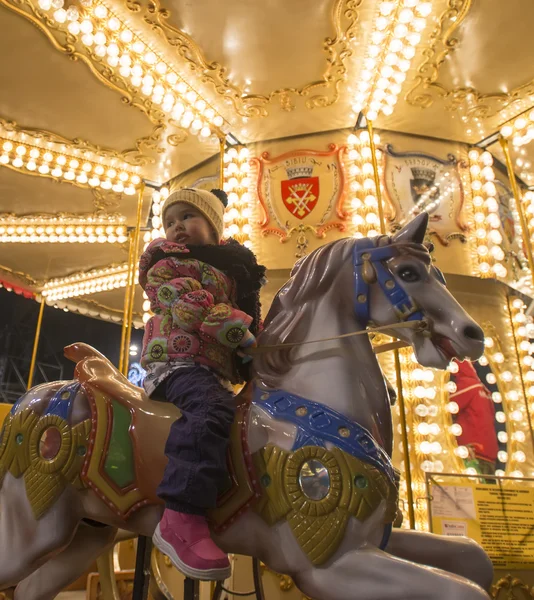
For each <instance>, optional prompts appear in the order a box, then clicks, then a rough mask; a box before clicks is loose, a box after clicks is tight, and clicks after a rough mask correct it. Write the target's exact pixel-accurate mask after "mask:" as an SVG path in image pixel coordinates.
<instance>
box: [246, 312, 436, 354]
mask: <svg viewBox="0 0 534 600" xmlns="http://www.w3.org/2000/svg"><path fill="white" fill-rule="evenodd" d="M401 328H402V329H413V330H414V331H425V330H426V328H427V322H426V321H424V320H421V321H405V322H403V323H392V324H391V325H381V326H380V327H369V329H361V330H359V331H351V332H350V333H344V334H342V335H335V336H333V337H329V338H321V339H318V340H306V341H304V342H288V343H282V344H272V345H269V346H257V347H254V348H242V349H240V350H239V352H240V353H242V354H246V355H247V356H257V355H258V354H266V353H267V352H273V351H274V350H285V349H286V348H295V347H296V346H305V345H307V344H318V343H319V342H332V341H334V340H341V339H344V338H349V337H354V336H357V335H369V334H370V333H380V332H382V331H387V330H388V329H389V330H391V329H401ZM397 344H403V346H400V345H397ZM407 345H408V344H405V343H404V342H400V341H399V342H392V343H391V344H382V345H381V346H376V348H377V349H380V348H383V349H382V350H379V351H378V352H377V354H380V353H381V352H386V351H387V350H393V349H394V348H401V347H404V346H407ZM386 346H388V348H386Z"/></svg>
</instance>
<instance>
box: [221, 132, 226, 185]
mask: <svg viewBox="0 0 534 600" xmlns="http://www.w3.org/2000/svg"><path fill="white" fill-rule="evenodd" d="M225 148H226V139H225V138H223V137H220V138H219V188H220V189H221V190H222V189H223V188H224V150H225Z"/></svg>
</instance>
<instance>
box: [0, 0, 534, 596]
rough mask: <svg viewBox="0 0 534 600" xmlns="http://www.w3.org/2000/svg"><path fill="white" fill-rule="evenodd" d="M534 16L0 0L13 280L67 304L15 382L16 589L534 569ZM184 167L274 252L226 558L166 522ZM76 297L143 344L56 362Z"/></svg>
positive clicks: (7, 548)
mask: <svg viewBox="0 0 534 600" xmlns="http://www.w3.org/2000/svg"><path fill="white" fill-rule="evenodd" d="M530 19H533V21H530ZM532 22H534V8H533V7H532V6H531V4H530V3H529V2H528V1H527V0H514V1H511V2H506V3H504V2H500V1H499V0H484V1H482V0H328V1H327V0H322V1H321V2H306V3H304V2H301V1H297V0H292V1H288V0H286V1H285V2H281V1H279V2H275V3H271V4H266V5H261V4H259V3H254V4H252V3H248V4H246V3H244V2H240V1H239V0H228V1H226V2H216V1H215V0H206V1H205V2H196V3H191V2H186V1H184V0H125V1H123V0H0V49H2V48H3V51H2V52H1V53H0V54H1V55H2V56H3V58H0V61H1V62H2V68H1V73H2V77H1V82H2V86H1V88H2V89H1V91H0V167H1V168H0V286H1V287H2V288H3V289H2V293H7V292H12V293H16V294H21V295H23V296H25V297H26V298H27V302H32V301H33V302H35V303H37V304H38V311H36V313H37V314H36V316H37V318H36V322H35V332H34V333H35V339H34V343H33V353H32V356H31V361H30V363H29V369H28V372H26V373H23V374H22V375H23V378H24V382H25V389H26V391H25V393H24V394H23V396H22V398H21V399H20V400H19V401H18V402H17V403H16V405H15V406H13V405H12V404H10V403H4V404H0V418H1V419H2V420H3V422H4V429H3V434H2V436H1V437H0V598H3V599H6V600H7V599H10V600H11V599H13V598H14V599H15V600H38V599H39V600H52V599H53V598H56V597H58V598H60V599H61V598H65V599H66V598H69V597H70V596H67V595H66V594H78V595H73V596H71V597H72V598H78V597H79V598H80V599H81V598H87V600H97V599H103V600H122V599H125V598H128V599H130V598H133V600H141V599H146V598H151V599H152V600H160V599H167V600H172V599H180V600H181V599H182V598H186V599H189V598H198V597H201V598H202V599H203V600H207V599H208V598H211V597H213V598H216V599H217V600H218V599H219V598H222V597H225V598H231V597H239V596H250V597H254V595H255V596H256V597H257V598H258V600H263V599H266V600H282V599H285V600H301V599H303V598H314V599H316V600H345V599H347V600H348V598H353V597H354V598H362V600H367V599H369V600H373V599H376V600H379V599H380V600H385V599H389V598H391V599H394V598H395V599H397V598H398V599H399V600H401V599H405V598H421V599H423V598H436V599H442V598H443V599H445V598H458V599H483V598H490V597H491V598H493V599H495V600H505V599H508V598H514V599H517V600H523V599H524V600H527V599H528V598H532V597H533V596H534V516H533V511H532V506H533V505H534V320H533V317H534V282H533V272H534V254H533V249H532V246H533V239H534V167H533V164H534V79H533V78H534V72H533V69H534V68H533V66H532V65H533V60H532V59H533V58H534V55H533V51H532V50H531V49H530V48H531V45H530V43H529V42H528V40H529V36H530V27H531V25H532ZM530 75H532V77H530ZM531 186H532V187H531ZM183 187H195V188H201V189H205V190H211V189H213V188H219V189H224V191H226V193H227V194H228V206H227V207H226V210H225V214H224V223H225V231H224V236H225V237H233V238H234V239H236V240H237V241H239V242H240V243H241V244H243V245H245V246H246V247H248V248H250V249H252V250H253V252H254V253H255V254H256V256H257V258H258V262H260V263H262V264H264V265H266V267H267V279H268V281H267V283H266V285H265V286H264V287H263V289H262V296H261V300H262V307H263V317H264V319H265V330H264V333H263V334H262V335H261V337H260V338H259V348H258V350H257V352H256V354H254V355H253V360H252V364H253V367H252V370H253V373H254V385H255V387H254V389H248V391H247V390H244V391H242V390H240V389H236V393H240V392H242V393H241V395H239V396H238V400H239V399H241V401H240V402H239V409H238V413H237V417H238V418H237V420H236V424H235V426H234V427H235V430H234V431H233V434H232V441H231V444H230V449H229V454H228V464H229V469H230V473H231V475H232V487H231V489H230V490H229V491H228V493H226V494H225V496H224V497H222V498H221V501H220V506H219V508H218V509H217V510H216V511H215V512H214V513H213V514H212V515H211V517H210V518H211V523H212V526H213V534H214V535H216V536H217V538H216V539H217V540H218V541H219V542H220V544H221V545H222V546H223V547H224V549H225V550H226V551H228V552H230V557H231V562H232V575H231V577H230V579H228V580H226V581H224V582H218V583H215V582H201V583H200V584H198V582H194V581H191V580H188V579H185V580H184V577H183V576H182V575H181V573H180V572H178V571H177V570H176V569H175V568H174V567H173V566H172V565H171V562H170V560H169V559H168V558H167V557H166V556H165V555H163V554H162V553H160V552H159V551H157V550H155V549H154V550H153V549H151V544H150V537H151V535H152V531H153V528H154V526H155V523H157V520H158V516H159V514H160V512H161V507H160V505H159V504H158V499H157V497H156V496H155V486H156V485H157V481H156V479H157V476H158V474H159V475H161V472H160V471H161V469H162V468H163V467H162V466H161V464H162V461H163V460H164V453H163V442H164V440H165V439H166V433H168V429H169V426H170V425H169V423H170V422H172V420H173V419H175V418H176V416H177V415H176V414H175V413H173V412H172V411H171V410H170V409H169V410H167V409H166V408H165V407H163V408H161V406H160V407H156V408H155V407H154V406H153V405H154V404H157V403H153V402H151V401H149V400H148V399H147V398H146V396H145V395H144V393H143V391H142V389H140V387H139V386H140V385H141V383H142V379H143V370H142V369H141V368H140V367H139V365H138V364H137V363H135V362H132V360H131V356H130V345H131V336H132V331H133V330H135V329H138V330H142V329H143V327H144V325H145V323H147V321H148V320H149V319H150V317H151V312H150V301H149V300H148V298H147V296H146V295H145V294H144V293H143V290H142V289H141V287H140V286H139V283H138V263H139V257H140V255H141V253H142V252H143V250H144V248H146V246H147V245H148V244H149V243H150V242H151V241H152V240H155V239H157V238H160V237H165V234H164V230H163V228H162V215H161V212H162V206H163V203H164V201H165V199H166V198H167V197H168V195H169V194H170V193H172V192H173V191H174V190H176V189H179V188H183ZM53 310H58V311H61V310H63V311H71V312H75V313H79V314H81V315H85V316H86V317H87V318H92V319H100V320H106V321H109V322H111V323H115V324H116V328H117V340H120V359H119V361H118V364H115V365H112V364H111V363H110V362H109V361H108V360H107V359H106V358H105V357H104V356H102V355H101V354H100V353H99V352H98V348H96V349H93V348H91V347H89V346H87V345H86V344H84V343H83V340H73V342H79V343H74V344H73V345H71V346H69V347H68V348H66V349H65V353H66V356H67V357H68V358H70V359H71V360H72V361H73V362H74V363H76V370H75V377H76V379H75V380H74V382H71V383H69V382H64V381H61V382H57V381H51V380H47V379H46V378H45V374H44V373H43V372H42V371H41V372H39V371H38V369H36V364H37V363H38V361H39V340H40V331H41V326H42V323H43V320H46V317H47V313H48V314H50V311H53ZM2 351H3V350H0V352H2ZM6 352H7V350H6ZM102 382H104V383H102ZM36 386H37V387H36ZM69 386H70V387H69ZM44 389H46V390H51V391H50V394H55V395H54V396H53V398H54V402H56V404H57V405H58V406H59V404H60V403H61V401H64V402H65V403H69V405H70V404H72V405H73V406H75V407H78V409H77V410H78V412H77V414H78V415H80V414H83V415H85V417H86V418H85V417H84V418H81V417H80V419H78V420H77V421H73V420H72V419H70V418H68V417H67V416H66V415H67V413H65V412H61V410H59V409H57V410H56V409H51V408H50V407H49V406H48V404H46V405H43V406H42V407H41V405H40V404H39V403H40V402H45V400H43V398H45V396H46V398H47V400H46V402H47V403H48V402H50V398H52V395H50V394H49V395H48V396H47V395H46V394H44V393H43V391H42V390H44ZM159 404H161V403H159ZM65 406H67V404H65ZM58 411H59V412H58ZM84 411H85V412H84ZM75 412H76V411H75ZM255 428H256V429H255ZM262 428H263V431H264V432H265V431H269V432H270V433H269V434H265V436H264V437H262V435H260V431H261V430H262ZM391 432H392V433H391ZM143 436H145V438H144V439H145V442H144V443H143V441H142V440H143ZM284 436H286V437H287V438H291V436H293V437H294V438H295V440H294V443H293V442H291V443H288V445H287V446H284V444H283V443H281V442H280V440H281V439H282V437H284ZM260 438H261V440H263V441H261V442H260V441H258V440H259V439H260ZM264 438H265V439H264ZM149 440H150V441H149ZM153 440H157V441H153ZM303 440H304V441H303ZM119 447H120V452H118V449H119ZM125 448H126V449H125ZM140 448H147V450H146V451H145V450H140ZM160 463H161V464H160ZM58 523H61V526H59V525H58ZM138 536H139V537H138ZM72 565H77V566H78V568H73V567H72ZM136 566H137V569H136ZM134 582H135V586H134ZM355 590H358V591H357V592H356V591H355ZM58 594H59V595H58Z"/></svg>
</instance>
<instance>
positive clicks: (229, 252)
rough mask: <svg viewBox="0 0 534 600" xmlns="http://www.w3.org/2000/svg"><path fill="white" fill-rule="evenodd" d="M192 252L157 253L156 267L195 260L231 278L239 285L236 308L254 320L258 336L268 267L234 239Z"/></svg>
mask: <svg viewBox="0 0 534 600" xmlns="http://www.w3.org/2000/svg"><path fill="white" fill-rule="evenodd" d="M186 248H187V249H188V250H189V252H163V251H162V250H159V251H157V252H155V254H154V256H153V258H152V264H155V263H156V262H157V261H158V260H161V259H162V258H165V257H167V256H175V257H176V258H182V259H187V258H190V259H191V258H192V259H195V260H200V261H201V262H205V263H207V264H209V265H211V266H212V267H214V268H215V269H218V270H219V271H222V272H223V273H225V274H226V275H228V277H231V278H232V279H233V280H234V281H235V283H236V291H237V297H236V304H237V306H238V308H239V309H240V310H242V311H243V312H244V313H246V314H247V315H250V316H251V317H252V323H251V325H250V331H251V332H252V333H253V334H254V335H257V334H258V329H259V324H260V319H261V303H260V289H261V286H262V285H263V283H264V282H265V267H264V266H263V265H259V264H258V261H257V260H256V257H255V256H254V253H253V252H251V251H250V250H249V249H248V248H245V246H243V245H241V244H240V243H239V242H237V241H236V240H234V239H232V238H230V239H228V240H226V241H225V242H224V243H223V244H221V245H220V246H216V245H206V246H195V245H192V244H191V245H190V244H187V245H186Z"/></svg>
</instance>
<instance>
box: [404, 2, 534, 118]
mask: <svg viewBox="0 0 534 600" xmlns="http://www.w3.org/2000/svg"><path fill="white" fill-rule="evenodd" d="M472 3H473V0H448V3H447V9H446V10H445V11H444V12H443V13H442V14H441V15H440V17H439V18H438V22H437V25H436V27H435V28H434V30H433V32H432V34H431V35H430V45H429V47H428V48H426V49H425V50H424V52H423V55H424V59H423V62H422V63H421V64H420V65H419V67H418V68H417V76H416V78H415V81H414V83H413V85H412V87H411V88H410V89H409V90H408V92H407V93H406V95H405V100H406V102H408V104H411V105H412V106H417V107H420V108H429V107H431V106H432V105H433V104H434V101H435V100H436V98H442V99H444V100H445V101H446V105H445V108H446V109H447V110H451V111H455V110H458V109H463V111H464V113H465V114H466V115H467V116H469V117H472V118H479V119H488V118H491V117H494V116H496V115H498V114H499V112H500V111H501V110H503V109H505V108H507V107H508V106H510V105H511V104H513V103H514V102H516V101H517V100H520V99H521V98H523V97H526V96H528V95H531V94H532V93H534V81H529V82H528V83H525V84H524V85H522V86H520V87H518V88H515V89H513V90H511V91H510V92H508V93H503V92H499V93H493V94H482V93H481V92H479V91H478V90H476V89H475V88H473V87H458V88H454V89H452V90H450V89H447V88H446V87H445V86H443V85H442V84H441V83H439V82H438V77H439V71H440V68H441V66H442V65H443V63H444V62H445V59H446V58H447V56H448V55H449V54H450V53H451V52H452V51H454V50H455V48H456V47H457V46H458V38H457V37H455V33H456V32H457V31H458V28H459V27H460V25H461V24H462V22H463V21H464V20H465V18H466V16H467V14H468V13H469V10H470V9H471V6H472Z"/></svg>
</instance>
